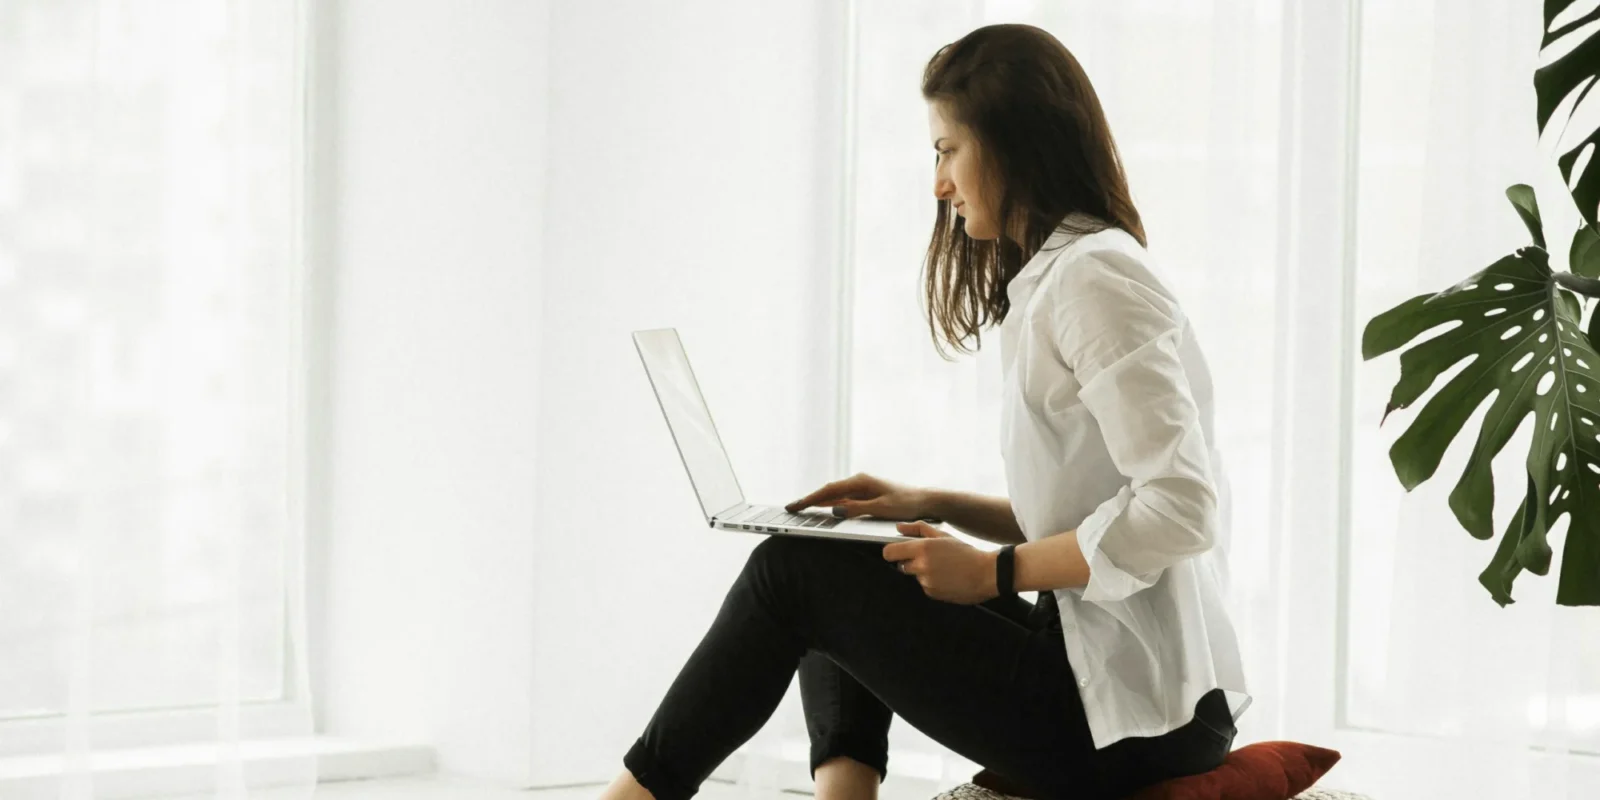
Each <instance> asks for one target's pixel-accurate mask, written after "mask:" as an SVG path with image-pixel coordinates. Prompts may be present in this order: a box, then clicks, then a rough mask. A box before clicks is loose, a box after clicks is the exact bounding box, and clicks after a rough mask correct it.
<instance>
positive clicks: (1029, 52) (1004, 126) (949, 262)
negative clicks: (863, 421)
mask: <svg viewBox="0 0 1600 800" xmlns="http://www.w3.org/2000/svg"><path fill="white" fill-rule="evenodd" d="M922 96H923V98H924V99H925V100H927V101H928V102H930V103H937V104H938V107H939V109H940V111H941V112H942V113H943V114H944V116H945V118H946V119H948V120H950V121H952V122H955V123H957V124H959V125H961V126H963V127H965V128H966V129H967V130H968V131H970V132H971V133H972V135H973V137H974V138H975V139H976V140H977V143H978V148H977V149H978V151H979V158H980V162H981V164H982V165H983V166H982V174H984V175H985V176H986V179H987V180H988V181H989V182H990V183H991V184H992V185H991V186H989V187H985V188H988V189H989V190H990V192H991V194H990V196H991V197H992V196H995V195H994V194H993V192H996V191H998V193H999V194H998V196H999V198H1000V202H999V207H998V209H997V210H998V212H999V217H998V220H999V224H1000V227H1001V230H1002V231H1003V233H1002V234H1001V236H1000V237H999V238H997V239H996V240H994V241H993V242H984V241H979V240H975V239H973V238H971V237H969V236H967V232H966V224H965V221H964V220H963V219H962V218H961V217H960V216H959V215H957V214H955V213H954V212H953V210H952V209H951V207H950V202H949V201H947V200H939V201H938V204H939V210H938V216H937V217H936V218H935V221H934V224H933V240H932V241H931V242H930V243H929V244H928V254H927V260H926V262H925V264H924V267H925V271H926V300H927V303H928V328H929V331H930V332H931V333H932V335H933V342H934V347H935V348H936V349H937V350H938V351H939V354H940V355H941V356H944V357H945V358H946V359H947V360H948V359H949V356H948V355H946V353H945V349H944V347H943V345H944V344H945V343H948V344H949V345H950V346H952V347H954V348H955V349H956V350H957V351H959V352H963V353H970V352H973V351H974V350H976V349H977V347H976V346H977V345H979V344H981V342H982V336H981V333H980V332H981V331H982V329H983V328H985V327H987V326H988V325H990V324H998V323H999V322H1001V321H1003V320H1004V319H1005V317H1006V313H1007V312H1008V311H1010V308H1011V301H1010V299H1009V298H1007V296H1006V284H1008V283H1010V282H1011V279H1012V278H1013V277H1015V276H1016V274H1017V273H1018V272H1019V271H1021V269H1022V267H1023V265H1024V264H1026V263H1028V260H1029V259H1030V258H1032V257H1033V256H1034V254H1035V253H1037V252H1038V251H1039V249H1040V248H1041V247H1043V246H1044V243H1045V241H1046V240H1047V239H1049V238H1050V234H1051V233H1053V232H1054V231H1055V229H1056V228H1057V227H1062V228H1064V229H1066V230H1069V231H1071V232H1073V233H1093V232H1096V231H1100V230H1104V229H1106V228H1108V227H1117V228H1121V229H1123V230H1124V231H1127V232H1128V233H1129V234H1130V235H1131V236H1133V238H1134V239H1137V240H1138V242H1139V244H1140V245H1144V244H1145V236H1144V225H1143V224H1142V223H1141V222H1140V221H1139V212H1138V210H1137V209H1135V208H1134V206H1133V198H1132V197H1131V196H1130V194H1129V192H1128V180H1127V177H1126V176H1125V175H1124V174H1123V171H1122V161H1121V159H1120V158H1119V157H1118V155H1117V145H1116V143H1115V142H1114V141H1113V140H1112V138H1111V128H1110V126H1108V125H1107V124H1106V117H1105V113H1104V112H1103V111H1102V110H1101V109H1100V98H1099V97H1097V96H1096V95H1095V92H1094V87H1093V86H1092V85H1091V84H1090V83H1089V76H1088V75H1086V74H1084V71H1083V67H1081V66H1079V65H1078V60H1077V59H1076V58H1073V57H1072V53H1071V52H1069V51H1068V50H1067V48H1066V46H1065V45H1063V44H1061V42H1060V41H1059V40H1057V39H1056V37H1054V36H1051V35H1050V34H1049V33H1048V32H1047V31H1044V30H1042V29H1040V28H1036V27H1034V26H1032V25H989V26H986V27H982V28H979V29H977V30H975V31H973V32H971V33H969V34H967V35H966V36H963V37H961V38H960V39H959V40H957V41H955V42H952V43H950V44H947V45H945V46H944V47H941V48H939V51H938V52H937V53H934V54H933V58H932V59H930V60H929V61H928V66H927V68H926V69H925V70H924V71H923V74H922ZM1074 212H1079V213H1082V214H1087V215H1088V216H1089V217H1090V218H1092V219H1093V220H1095V221H1096V222H1095V223H1094V224H1091V225H1089V226H1087V227H1086V229H1080V228H1085V226H1080V225H1077V224H1075V221H1074V220H1067V219H1066V217H1067V215H1068V214H1072V213H1074ZM1013 226H1016V227H1015V228H1014V227H1013ZM1014 230H1020V231H1021V241H1020V242H1015V241H1012V240H1011V239H1010V238H1009V236H1010V235H1011V234H1012V232H1013V231H1014ZM969 338H970V339H972V341H973V344H974V347H972V348H968V347H967V346H966V340H967V339H969Z"/></svg>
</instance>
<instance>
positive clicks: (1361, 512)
mask: <svg viewBox="0 0 1600 800" xmlns="http://www.w3.org/2000/svg"><path fill="white" fill-rule="evenodd" d="M1591 5H1592V4H1591ZM1541 12H1542V9H1541V7H1540V3H1538V2H1536V1H1535V0H1516V1H1514V2H1508V1H1507V0H1472V1H1470V2H1456V0H1451V2H1444V0H1432V1H1431V2H1430V0H1407V1H1406V2H1388V1H1385V0H1367V2H1364V3H1363V2H1356V1H1355V0H1345V1H1344V2H1332V3H1309V4H1299V3H1288V4H1286V3H1281V2H1279V0H1192V1H1186V0H1129V1H1128V2H1119V3H1104V2H1097V1H1096V0H1052V1H1051V2H1045V1H1044V0H1037V1H1035V0H988V2H984V1H983V0H940V1H939V2H924V1H922V0H916V1H915V2H913V1H912V0H901V1H898V2H888V1H887V0H875V1H874V2H861V3H855V4H853V11H852V13H853V23H854V26H855V27H854V31H853V34H854V37H853V38H854V40H853V42H852V47H851V51H852V52H853V54H854V59H855V62H854V69H853V72H852V74H853V76H854V77H853V81H852V83H851V85H850V87H849V89H850V90H851V91H853V92H854V94H855V100H854V103H853V105H852V108H853V115H852V121H851V126H850V129H849V130H848V131H847V135H848V136H850V137H851V141H852V144H853V159H852V163H851V165H850V166H851V169H850V171H849V173H850V174H853V179H852V181H851V183H850V184H849V186H848V187H847V190H848V191H849V193H850V196H849V200H850V205H851V206H853V209H852V210H853V214H852V216H851V218H850V220H849V221H847V223H846V226H847V229H846V234H847V237H848V239H847V240H848V242H849V243H850V247H849V258H848V261H847V269H848V272H849V273H850V275H851V282H850V284H849V286H848V287H847V288H848V289H849V291H850V293H851V301H852V309H851V312H850V313H849V315H848V316H847V320H848V328H849V329H848V331H847V334H848V336H849V341H850V343H851V345H850V356H851V364H850V366H849V371H848V375H849V396H848V407H849V410H850V422H849V427H848V435H847V437H846V441H847V442H848V465H847V467H846V469H847V470H849V471H855V470H866V471H870V472H873V473H877V474H882V475H885V476H888V477H891V478H896V479H901V480H905V481H909V482H914V483H922V484H931V485H938V486H946V487H959V488H964V489H970V490H977V491H984V492H990V493H994V494H1003V493H1004V491H1005V486H1004V481H1003V478H1002V473H1001V470H1000V462H999V451H998V431H997V427H996V426H997V417H998V413H997V411H996V410H995V402H996V397H997V396H998V381H999V374H998V370H997V368H996V361H997V358H998V346H997V343H996V341H995V340H993V339H987V338H986V339H985V341H984V345H985V346H984V348H983V350H982V351H981V352H980V353H979V354H978V355H977V356H976V357H969V358H963V359H961V360H959V361H957V362H956V363H947V362H944V361H942V360H940V359H939V358H938V357H937V356H936V355H935V354H934V353H933V351H932V347H931V344H930V341H929V337H928V332H927V328H926V325H925V323H924V321H923V317H922V312H921V310H920V307H919V300H920V293H921V286H920V285H919V283H918V281H917V277H918V269H919V265H920V258H921V254H922V252H923V249H924V248H925V247H926V243H927V237H928V235H929V231H930V229H931V226H932V212H933V202H932V197H931V193H932V165H933V155H932V149H931V146H930V145H929V143H928V141H927V123H926V107H925V105H924V103H923V101H922V100H921V97H920V95H919V93H918V78H919V76H920V73H921V70H922V68H923V65H924V64H925V63H926V61H927V59H928V57H929V56H931V55H932V53H933V52H934V51H935V50H936V49H937V48H938V47H939V46H940V45H942V44H945V43H947V42H950V41H953V40H954V39H956V38H958V37H960V36H961V35H963V34H964V33H966V32H967V31H969V30H971V29H972V28H974V27H977V26H979V25H984V24H988V23H993V22H1026V23H1031V24H1035V25H1039V26H1041V27H1043V28H1045V29H1047V30H1050V31H1051V32H1052V33H1054V34H1055V35H1056V36H1057V37H1058V38H1060V39H1061V40H1062V42H1063V43H1065V44H1066V45H1067V47H1068V48H1070V49H1071V50H1072V51H1073V52H1074V54H1075V55H1076V56H1077V57H1078V58H1079V60H1080V61H1081V62H1082V63H1083V65H1084V67H1085V69H1086V70H1087V71H1088V74H1089V76H1090V78H1091V80H1093V81H1094V84H1095V87H1096V89H1097V91H1098V93H1099V95H1100V99H1101V102H1102V103H1103V105H1104V107H1105V110H1106V113H1107V115H1108V117H1109V119H1110V123H1111V127H1112V130H1113V132H1114V133H1115V135H1116V138H1117V142H1118V145H1119V147H1120V149H1121V153H1122V156H1123V159H1124V162H1125V164H1126V166H1127V170H1128V174H1129V179H1130V182H1131V184H1132V190H1133V194H1134V199H1135V201H1136V202H1137V204H1138V206H1139V209H1140V211H1141V213H1142V214H1143V216H1144V220H1145V224H1146V229H1147V232H1148V234H1149V239H1150V249H1151V252H1152V254H1153V256H1154V257H1155V258H1157V259H1159V260H1160V261H1161V263H1162V264H1163V265H1164V266H1165V268H1166V273H1167V274H1168V275H1170V276H1171V277H1172V279H1173V282H1174V284H1175V286H1174V288H1175V290H1176V291H1177V293H1178V295H1179V298H1180V300H1181V301H1182V302H1183V304H1184V306H1185V308H1186V310H1187V311H1188V312H1189V313H1190V314H1191V316H1192V317H1193V318H1194V319H1195V323H1196V327H1197V330H1198V332H1199V336H1200V337H1201V339H1202V343H1203V345H1204V346H1205V348H1206V350H1207V352H1208V353H1209V354H1210V356H1211V361H1212V365H1213V369H1214V370H1215V377H1216V380H1217V389H1218V409H1217V411H1218V419H1217V427H1218V435H1219V437H1220V438H1221V441H1220V442H1219V445H1220V448H1221V450H1222V451H1223V453H1224V454H1225V456H1226V460H1227V465H1228V468H1229V472H1230V476H1231V479H1232V481H1231V482H1232V485H1233V491H1234V498H1233V501H1234V525H1233V530H1232V531H1231V532H1230V537H1229V539H1230V543H1229V550H1228V555H1229V559H1228V560H1229V564H1230V566H1231V574H1232V586H1231V603H1232V606H1233V612H1234V615H1235V620H1236V622H1237V624H1238V626H1239V628H1240V633H1241V638H1242V640H1243V646H1244V649H1245V655H1246V658H1247V661H1248V663H1249V665H1250V672H1249V677H1250V680H1251V682H1252V689H1253V692H1254V694H1255V695H1256V696H1257V702H1256V704H1255V705H1254V706H1253V707H1252V708H1251V710H1250V711H1249V712H1248V713H1247V714H1246V715H1245V717H1244V719H1243V720H1242V723H1241V735H1240V739H1239V743H1240V744H1244V743H1248V742H1251V741H1258V740H1264V739H1272V738H1296V739H1300V740H1303V741H1310V742H1315V743H1319V744H1325V745H1328V746H1334V747H1338V748H1340V749H1341V750H1343V751H1344V752H1345V753H1346V760H1345V763H1344V764H1342V765H1341V766H1340V767H1339V768H1338V769H1337V770H1336V772H1335V773H1334V774H1333V776H1331V778H1330V783H1331V784H1333V785H1341V784H1342V785H1345V786H1349V787H1353V788H1355V789H1358V790H1362V791H1367V792H1371V793H1374V794H1375V795H1378V796H1389V795H1393V796H1396V797H1400V796H1404V797H1415V798H1431V797H1447V796H1448V797H1455V796H1494V797H1503V798H1530V800H1531V798H1563V797H1569V796H1570V797H1578V796H1586V797H1593V796H1596V793H1597V792H1600V782H1594V780H1593V778H1592V775H1591V774H1590V773H1591V772H1592V770H1593V769H1594V765H1595V763H1596V760H1595V759H1594V758H1593V757H1590V756H1587V755H1583V754H1581V753H1579V752H1578V751H1582V750H1590V751H1594V752H1600V660H1597V659H1600V655H1597V654H1600V645H1597V644H1596V643H1597V642H1600V635H1597V634H1600V631H1597V630H1596V625H1600V619H1597V615H1596V613H1595V612H1593V611H1591V610H1587V609H1557V608H1554V607H1553V605H1552V602H1551V599H1552V598H1553V595H1554V583H1553V580H1540V579H1538V578H1535V577H1531V576H1530V577H1527V578H1524V579H1523V580H1522V581H1521V582H1519V584H1518V599H1519V603H1518V604H1517V605H1515V606H1513V607H1512V608H1510V609H1505V610H1502V609H1499V608H1498V607H1496V606H1495V605H1494V603H1493V602H1492V601H1491V600H1490V599H1489V597H1488V595H1487V594H1486V593H1485V592H1484V591H1483V590H1482V589H1481V587H1479V586H1478V584H1477V582H1476V576H1477V574H1478V572H1479V571H1480V570H1481V569H1482V567H1483V565H1484V564H1485V563H1487V560H1488V559H1489V557H1490V555H1491V554H1492V551H1493V545H1492V543H1484V542H1477V541H1475V540H1472V539H1471V538H1470V537H1468V536H1467V535H1466V534H1465V533H1464V532H1463V531H1462V530H1460V528H1459V527H1458V526H1457V525H1456V524H1455V522H1454V520H1453V519H1452V518H1451V516H1450V514H1449V511H1448V508H1447V506H1446V505H1445V501H1444V500H1445V496H1446V494H1447V493H1448V490H1449V487H1450V484H1451V482H1453V480H1454V476H1455V475H1458V474H1459V472H1460V465H1461V463H1462V461H1461V459H1463V458H1465V455H1466V452H1467V450H1468V449H1469V448H1456V449H1454V450H1452V452H1451V454H1450V456H1449V457H1448V458H1447V459H1446V465H1445V467H1444V468H1442V469H1441V470H1440V471H1439V475H1440V476H1442V477H1440V478H1436V479H1435V484H1437V485H1434V484H1430V485H1427V486H1425V487H1423V488H1422V489H1419V490H1418V491H1417V492H1415V493H1413V494H1412V495H1411V496H1405V495H1404V493H1403V492H1402V491H1401V490H1400V487H1399V484H1398V482H1397V481H1396V480H1395V478H1394V475H1393V472H1392V470H1391V468H1390V467H1389V464H1388V460H1387V448H1388V446H1389V443H1390V442H1392V441H1393V439H1394V437H1395V436H1397V435H1398V434H1399V432H1400V431H1402V430H1403V429H1404V428H1403V426H1404V424H1405V422H1406V421H1407V419H1406V418H1405V416H1404V415H1403V414H1397V415H1395V416H1394V417H1392V418H1391V419H1390V420H1389V422H1388V424H1386V425H1385V426H1384V427H1383V428H1382V429H1380V428H1379V427H1378V424H1377V423H1378V419H1379V417H1380V416H1381V413H1382V409H1383V407H1384V404H1385V402H1386V400H1387V397H1388V392H1389V389H1390V387H1391V386H1392V385H1393V383H1394V381H1395V378H1396V377H1397V375H1398V363H1397V361H1396V360H1394V359H1393V358H1390V359H1388V360H1384V361H1378V362H1373V363H1370V364H1368V363H1363V362H1361V361H1360V356H1359V336H1360V331H1361V327H1362V325H1364V324H1365V321H1366V320H1367V319H1369V318H1370V317H1371V316H1373V315H1374V314H1376V313H1378V312H1379V311H1382V310H1384V309H1386V308H1388V307H1390V306H1392V305H1394V304H1395V303H1398V302H1399V301H1401V300H1403V299H1405V298H1407V297H1410V296H1412V295H1414V294H1417V293H1421V292H1424V291H1436V290H1438V289H1440V288H1443V287H1445V286H1447V285H1449V284H1451V283H1454V282H1456V281H1458V280H1460V279H1461V278H1463V277H1465V276H1466V275H1468V274H1471V273H1472V272H1474V271H1476V270H1477V269H1480V268H1482V267H1483V266H1486V265H1487V264H1488V263H1490V262H1491V261H1492V260H1494V259H1495V258H1496V257H1498V256H1500V255H1503V254H1505V253H1507V252H1510V250H1511V249H1513V248H1514V247H1516V246H1518V245H1520V244H1524V243H1525V242H1526V234H1525V233H1524V232H1523V230H1522V227H1521V225H1520V224H1519V223H1518V221H1517V219H1516V217H1515V216H1514V214H1513V213H1512V212H1511V210H1510V207H1509V204H1507V203H1506V201H1505V200H1504V197H1503V190H1504V188H1505V187H1506V186H1508V185H1510V184H1512V183H1516V182H1527V183H1532V184H1534V185H1535V186H1536V187H1538V189H1539V192H1540V200H1541V201H1542V202H1543V204H1544V208H1545V209H1546V214H1545V217H1546V219H1547V220H1554V224H1555V225H1557V226H1562V227H1563V231H1564V232H1563V234H1561V236H1560V237H1557V239H1559V240H1554V239H1553V240H1552V248H1553V249H1554V250H1555V251H1557V252H1560V253H1564V252H1565V246H1566V241H1565V239H1564V238H1561V237H1564V236H1566V235H1569V234H1570V230H1571V227H1572V226H1573V225H1574V224H1575V219H1576V215H1575V214H1573V213H1572V212H1571V208H1570V205H1571V204H1570V202H1569V201H1567V200H1566V199H1565V197H1564V194H1563V193H1562V192H1561V191H1560V188H1561V183H1560V178H1559V175H1558V174H1557V173H1556V171H1555V168H1554V165H1553V158H1552V156H1551V155H1550V153H1549V152H1548V149H1547V150H1546V151H1545V152H1540V151H1539V150H1538V148H1537V147H1536V140H1535V135H1536V127H1535V124H1534V117H1533V92H1532V70H1533V68H1534V67H1535V65H1536V63H1537V49H1538V42H1539V34H1540V25H1541ZM1441 383H1443V381H1441ZM1416 407H1418V408H1420V407H1421V403H1419V404H1418V405H1417V406H1416ZM1475 425H1476V422H1475V421H1474V422H1471V423H1469V426H1468V430H1473V429H1474V426H1475ZM1526 441H1527V440H1526V437H1524V438H1522V439H1519V440H1516V441H1514V442H1513V444H1512V446H1511V447H1509V448H1508V450H1507V456H1506V458H1505V459H1504V460H1505V461H1507V464H1506V467H1507V469H1508V470H1509V472H1507V473H1506V475H1507V476H1509V477H1510V478H1515V475H1514V474H1511V473H1514V472H1515V470H1516V467H1517V465H1518V464H1520V461H1521V459H1522V456H1521V455H1519V447H1520V448H1525V446H1526ZM1518 442H1521V444H1518ZM1521 452H1525V449H1523V450H1522V451H1521ZM1506 481H1507V478H1506V477H1502V485H1509V486H1511V487H1512V488H1511V489H1510V490H1508V491H1507V493H1506V495H1505V498H1504V502H1503V503H1502V504H1501V506H1500V508H1499V509H1498V511H1499V514H1500V516H1499V517H1498V519H1500V520H1502V521H1503V520H1505V519H1506V518H1507V516H1506V515H1508V514H1509V513H1510V511H1511V509H1512V508H1513V507H1514V505H1515V503H1516V502H1517V501H1519V500H1520V499H1521V496H1522V492H1521V488H1520V486H1521V484H1520V483H1519V482H1518V481H1516V480H1510V481H1509V483H1506ZM1502 524H1503V522H1502ZM1558 541H1559V540H1558ZM952 690H953V691H956V690H958V689H957V688H955V687H952ZM800 719H801V718H800V716H799V712H798V704H797V703H796V702H795V699H794V698H793V697H792V696H791V698H790V702H789V704H788V705H786V706H785V709H784V710H783V711H782V712H781V713H780V715H779V716H778V718H777V719H775V720H774V723H773V725H771V726H769V728H768V729H767V730H765V731H763V733H762V734H761V736H760V737H759V738H758V740H757V742H756V743H755V747H756V749H758V750H761V751H762V752H767V753H773V754H776V753H779V752H787V753H789V754H790V755H791V756H793V755H794V754H800V757H802V758H803V753H804V750H803V749H802V746H803V742H804V737H805V732H804V728H803V727H802V725H801V721H800ZM891 747H892V753H891V758H890V762H891V772H894V773H899V774H915V775H920V776H923V777H928V778H930V779H933V780H936V781H939V782H941V783H945V784H948V783H953V782H956V781H959V780H964V779H965V778H966V777H967V776H969V775H970V774H971V765H970V764H967V763H965V762H964V761H963V760H961V759H959V758H957V757H955V756H953V755H951V754H949V753H947V752H944V751H943V750H942V749H940V748H939V747H938V746H937V745H936V744H934V743H932V742H931V741H929V740H927V739H926V737H922V736H921V735H920V734H917V733H916V732H915V731H913V730H911V729H910V728H909V727H908V726H906V725H905V724H904V723H903V722H900V721H897V722H896V723H895V725H894V728H893V731H892V733H891ZM763 748H764V749H763ZM1569 751H1570V752H1569ZM746 779H747V780H748V781H750V782H752V783H759V782H760V781H762V780H766V779H768V778H767V775H766V773H763V772H761V771H760V770H757V771H756V772H755V774H751V775H747V778H746ZM1483 787H1493V791H1480V790H1482V789H1483ZM1452 792H1454V794H1452Z"/></svg>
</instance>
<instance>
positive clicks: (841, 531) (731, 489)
mask: <svg viewBox="0 0 1600 800" xmlns="http://www.w3.org/2000/svg"><path fill="white" fill-rule="evenodd" d="M633 344H634V346H635V347H637V348H638V349H639V358H641V359H643V361H644V371H645V373H646V374H647V375H649V376H650V385H651V387H652V388H654V389H655V393H656V401H657V402H659V403H660V404H661V413H662V415H663V416H665V417H666V418H667V427H668V428H669V429H671V431H672V440H673V442H674V443H676V444H677V446H678V455H679V456H680V457H681V458H682V459H683V467H684V469H686V470H688V472H689V483H690V484H691V485H692V486H693V487H694V491H695V494H696V495H698V496H699V499H700V509H701V511H703V512H704V513H705V515H706V523H707V524H709V525H710V526H711V527H713V528H721V529H723V530H728V531H746V532H749V533H775V534H781V535H789V536H810V537H815V538H818V539H850V540H854V541H861V542H903V541H907V540H911V539H916V538H918V537H914V536H902V535H901V534H900V532H899V531H898V530H896V528H895V525H896V524H897V523H896V522H894V521H893V520H881V519H862V518H860V517H857V518H854V519H839V518H837V517H835V516H833V515H832V514H831V513H818V512H801V513H799V514H790V513H789V512H788V511H786V510H784V507H783V506H781V505H777V506H772V505H755V504H751V503H746V502H745V500H744V492H743V491H742V490H740V489H739V480H738V479H737V478H735V477H734V475H733V464H732V463H731V462H730V461H729V460H728V453H727V451H726V450H724V449H723V448H722V439H721V437H719V436H718V435H717V428H716V426H715V425H713V424H712V423H711V410H710V409H708V408H706V401H705V398H704V397H702V396H701V395H700V384H699V383H698V382H696V381H695V379H694V372H693V371H692V370H690V369H689V356H688V354H686V353H684V351H683V342H682V341H680V340H679V339H678V331H677V330H676V329H674V328H660V329H657V330H651V331H634V333H633Z"/></svg>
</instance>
